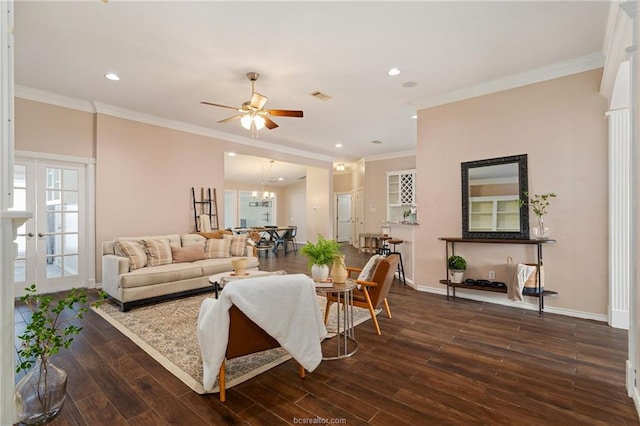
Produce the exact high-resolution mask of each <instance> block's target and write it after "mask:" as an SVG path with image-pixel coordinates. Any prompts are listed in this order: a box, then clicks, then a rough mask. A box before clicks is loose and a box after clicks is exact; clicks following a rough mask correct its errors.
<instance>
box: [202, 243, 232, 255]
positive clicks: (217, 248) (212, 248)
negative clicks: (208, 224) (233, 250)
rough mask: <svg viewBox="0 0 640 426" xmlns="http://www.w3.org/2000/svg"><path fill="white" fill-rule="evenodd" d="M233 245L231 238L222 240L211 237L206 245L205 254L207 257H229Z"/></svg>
mask: <svg viewBox="0 0 640 426" xmlns="http://www.w3.org/2000/svg"><path fill="white" fill-rule="evenodd" d="M230 247H231V241H230V240H226V239H225V240H221V239H218V238H209V239H208V240H207V243H206V244H205V246H204V255H205V257H206V258H207V259H217V258H221V257H229V250H230Z"/></svg>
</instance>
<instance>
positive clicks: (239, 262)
mask: <svg viewBox="0 0 640 426" xmlns="http://www.w3.org/2000/svg"><path fill="white" fill-rule="evenodd" d="M248 262H249V258H248V257H238V258H237V259H231V266H232V267H233V270H234V271H235V275H236V276H237V277H242V276H244V275H247V263H248Z"/></svg>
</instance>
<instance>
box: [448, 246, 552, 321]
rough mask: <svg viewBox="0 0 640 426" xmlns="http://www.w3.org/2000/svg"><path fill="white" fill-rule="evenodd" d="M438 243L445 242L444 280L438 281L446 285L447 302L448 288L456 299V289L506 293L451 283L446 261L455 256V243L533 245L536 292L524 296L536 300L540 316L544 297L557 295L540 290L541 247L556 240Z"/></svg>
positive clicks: (499, 290)
mask: <svg viewBox="0 0 640 426" xmlns="http://www.w3.org/2000/svg"><path fill="white" fill-rule="evenodd" d="M438 239H439V240H440V241H444V242H445V249H444V250H445V251H444V252H445V258H444V265H445V272H446V277H447V279H446V280H440V284H446V286H447V300H449V287H451V288H452V289H453V298H454V299H455V297H456V287H459V288H465V289H470V290H484V291H493V292H498V293H506V292H507V288H506V287H504V288H495V287H478V286H471V285H467V284H465V283H452V282H451V278H450V277H449V267H448V262H447V261H448V259H449V256H450V255H451V256H453V255H455V245H456V243H465V244H466V243H471V244H528V245H535V246H536V247H537V255H536V263H537V265H538V270H537V273H536V275H537V287H536V289H537V292H536V293H534V294H526V296H533V297H537V298H538V314H540V315H542V314H543V312H544V296H551V295H555V294H558V293H557V292H556V291H551V290H543V289H542V265H543V261H542V246H543V245H544V244H551V243H555V242H556V240H502V239H478V238H449V237H440V238H438ZM449 247H451V251H449Z"/></svg>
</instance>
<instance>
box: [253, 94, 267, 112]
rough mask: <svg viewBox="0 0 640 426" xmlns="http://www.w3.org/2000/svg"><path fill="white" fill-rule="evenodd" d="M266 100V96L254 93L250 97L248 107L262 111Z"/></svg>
mask: <svg viewBox="0 0 640 426" xmlns="http://www.w3.org/2000/svg"><path fill="white" fill-rule="evenodd" d="M268 99H269V98H267V97H266V96H262V95H261V94H260V93H255V92H254V94H253V95H251V103H250V104H249V105H251V107H253V108H255V109H262V107H263V106H264V104H266V103H267V100H268Z"/></svg>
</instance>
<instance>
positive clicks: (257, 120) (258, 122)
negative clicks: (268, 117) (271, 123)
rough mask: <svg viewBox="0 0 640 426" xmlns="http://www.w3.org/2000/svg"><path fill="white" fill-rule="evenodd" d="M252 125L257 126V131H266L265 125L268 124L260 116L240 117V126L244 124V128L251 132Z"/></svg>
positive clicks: (247, 115)
mask: <svg viewBox="0 0 640 426" xmlns="http://www.w3.org/2000/svg"><path fill="white" fill-rule="evenodd" d="M251 123H254V124H255V126H256V127H255V128H256V130H260V129H264V125H265V123H266V122H265V120H264V117H262V116H260V115H251V114H245V115H243V116H242V117H240V124H242V127H244V128H245V129H247V130H251Z"/></svg>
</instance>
